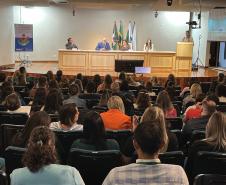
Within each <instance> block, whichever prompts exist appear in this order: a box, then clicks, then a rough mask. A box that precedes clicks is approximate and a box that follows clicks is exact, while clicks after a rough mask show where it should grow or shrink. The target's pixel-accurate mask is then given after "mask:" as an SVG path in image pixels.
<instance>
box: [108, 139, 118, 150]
mask: <svg viewBox="0 0 226 185" xmlns="http://www.w3.org/2000/svg"><path fill="white" fill-rule="evenodd" d="M106 142H107V146H108V149H109V150H119V144H118V142H117V141H116V140H115V139H107V140H106Z"/></svg>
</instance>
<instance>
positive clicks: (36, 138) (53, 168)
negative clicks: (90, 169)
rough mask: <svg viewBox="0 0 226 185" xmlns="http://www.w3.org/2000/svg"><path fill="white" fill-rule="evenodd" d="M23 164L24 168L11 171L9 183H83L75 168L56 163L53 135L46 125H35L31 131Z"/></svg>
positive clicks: (58, 184)
mask: <svg viewBox="0 0 226 185" xmlns="http://www.w3.org/2000/svg"><path fill="white" fill-rule="evenodd" d="M23 164H24V165H25V167H24V168H19V169H16V170H14V171H13V172H12V173H11V175H10V179H11V185H17V184H23V185H31V184H33V185H36V184H48V185H62V184H78V185H83V184H84V182H83V180H82V178H81V176H80V174H79V172H78V171H77V170H76V169H75V168H73V167H70V166H64V165H59V164H57V156H56V151H55V141H54V135H53V133H52V132H51V131H50V130H49V129H48V127H37V128H35V129H34V130H33V131H32V133H31V136H30V139H29V143H28V149H27V151H26V152H25V155H24V157H23Z"/></svg>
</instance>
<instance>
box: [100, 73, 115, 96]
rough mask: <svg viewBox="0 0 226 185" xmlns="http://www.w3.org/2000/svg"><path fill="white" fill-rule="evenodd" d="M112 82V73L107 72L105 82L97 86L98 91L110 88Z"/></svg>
mask: <svg viewBox="0 0 226 185" xmlns="http://www.w3.org/2000/svg"><path fill="white" fill-rule="evenodd" d="M112 82H113V80H112V77H111V75H109V74H107V75H106V76H105V77H104V82H103V83H102V84H100V85H99V86H98V87H97V92H101V91H104V90H106V89H109V90H110V89H111V84H112Z"/></svg>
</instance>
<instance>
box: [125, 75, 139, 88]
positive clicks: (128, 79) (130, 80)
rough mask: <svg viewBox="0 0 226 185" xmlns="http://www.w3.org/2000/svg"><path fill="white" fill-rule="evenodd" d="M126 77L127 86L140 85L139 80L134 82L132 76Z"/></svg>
mask: <svg viewBox="0 0 226 185" xmlns="http://www.w3.org/2000/svg"><path fill="white" fill-rule="evenodd" d="M126 79H127V81H128V84H129V86H135V87H138V86H140V85H141V83H140V82H136V81H135V80H134V79H133V77H132V76H127V78H126Z"/></svg>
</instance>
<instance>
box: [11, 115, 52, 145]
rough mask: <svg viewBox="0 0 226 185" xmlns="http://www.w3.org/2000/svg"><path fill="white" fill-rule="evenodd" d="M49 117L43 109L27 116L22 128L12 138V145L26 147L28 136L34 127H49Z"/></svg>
mask: <svg viewBox="0 0 226 185" xmlns="http://www.w3.org/2000/svg"><path fill="white" fill-rule="evenodd" d="M50 122H51V118H50V117H49V115H48V114H47V113H46V112H44V111H37V112H35V113H34V114H33V115H31V116H30V117H29V119H28V120H27V122H26V124H25V126H24V128H23V129H22V130H21V131H20V132H18V133H17V134H16V135H14V137H13V138H12V143H11V145H12V146H17V147H22V148H26V147H27V144H28V140H29V137H30V135H31V132H32V130H33V129H34V128H36V127H38V126H47V127H49V125H50Z"/></svg>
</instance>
